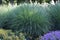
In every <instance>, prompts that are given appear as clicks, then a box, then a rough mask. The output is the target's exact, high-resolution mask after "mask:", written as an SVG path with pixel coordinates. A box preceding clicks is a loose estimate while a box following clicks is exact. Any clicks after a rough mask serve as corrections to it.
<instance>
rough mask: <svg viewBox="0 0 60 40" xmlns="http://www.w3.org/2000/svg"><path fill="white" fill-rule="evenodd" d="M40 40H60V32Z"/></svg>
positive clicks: (47, 35) (48, 34)
mask: <svg viewBox="0 0 60 40" xmlns="http://www.w3.org/2000/svg"><path fill="white" fill-rule="evenodd" d="M40 40H60V31H52V32H49V33H47V34H45V35H44V36H43V37H41V39H40Z"/></svg>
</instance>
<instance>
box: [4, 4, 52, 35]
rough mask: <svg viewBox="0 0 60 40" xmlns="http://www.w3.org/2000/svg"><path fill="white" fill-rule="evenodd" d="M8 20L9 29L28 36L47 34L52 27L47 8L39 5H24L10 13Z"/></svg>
mask: <svg viewBox="0 0 60 40" xmlns="http://www.w3.org/2000/svg"><path fill="white" fill-rule="evenodd" d="M7 19H8V21H9V22H7V23H6V24H8V26H7V27H8V28H10V29H12V30H14V31H19V32H24V33H26V34H28V35H33V34H37V35H41V34H43V33H46V32H48V31H49V30H50V25H51V23H50V19H49V14H48V12H47V11H46V8H45V7H42V6H39V5H31V4H22V5H21V6H18V7H16V8H15V9H13V10H11V11H10V12H8V16H7ZM5 28H6V26H5Z"/></svg>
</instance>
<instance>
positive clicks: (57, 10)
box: [49, 3, 60, 30]
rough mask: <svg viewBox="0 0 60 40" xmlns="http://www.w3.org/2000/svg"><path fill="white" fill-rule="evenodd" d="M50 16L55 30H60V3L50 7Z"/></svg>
mask: <svg viewBox="0 0 60 40" xmlns="http://www.w3.org/2000/svg"><path fill="white" fill-rule="evenodd" d="M49 8H50V11H49V13H50V15H51V20H52V23H53V25H54V26H53V27H52V28H53V30H60V3H57V4H56V5H51V6H50V7H49Z"/></svg>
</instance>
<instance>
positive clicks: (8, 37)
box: [0, 29, 25, 40]
mask: <svg viewBox="0 0 60 40" xmlns="http://www.w3.org/2000/svg"><path fill="white" fill-rule="evenodd" d="M0 39H3V40H21V39H22V40H25V37H24V35H23V33H20V34H19V36H17V35H15V33H13V32H12V31H11V30H4V29H0Z"/></svg>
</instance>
